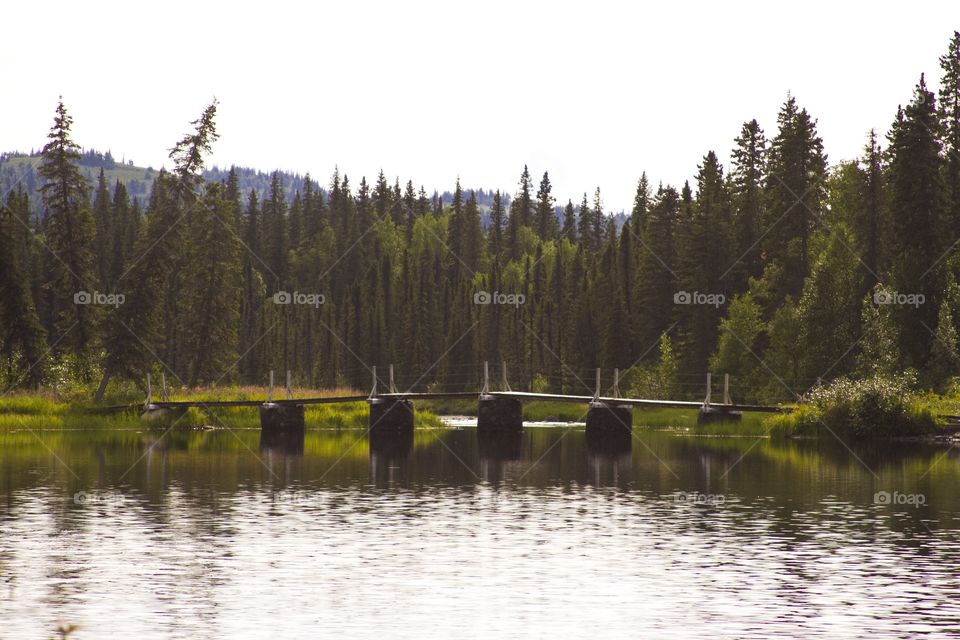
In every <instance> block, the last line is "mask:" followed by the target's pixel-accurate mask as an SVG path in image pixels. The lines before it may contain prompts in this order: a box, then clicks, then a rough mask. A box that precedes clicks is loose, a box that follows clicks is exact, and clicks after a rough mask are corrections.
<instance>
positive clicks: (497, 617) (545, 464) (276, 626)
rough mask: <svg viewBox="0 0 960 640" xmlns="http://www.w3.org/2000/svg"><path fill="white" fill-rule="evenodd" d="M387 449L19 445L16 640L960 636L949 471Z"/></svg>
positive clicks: (677, 455)
mask: <svg viewBox="0 0 960 640" xmlns="http://www.w3.org/2000/svg"><path fill="white" fill-rule="evenodd" d="M390 435H391V436H393V437H392V438H386V439H383V438H380V437H373V438H368V437H367V435H366V433H365V432H364V431H363V430H343V429H332V428H331V429H325V430H309V431H307V432H306V434H305V435H304V436H302V437H300V438H293V439H292V440H291V439H280V440H276V439H273V438H270V437H267V438H263V437H262V436H261V434H260V432H259V430H256V429H252V430H232V431H231V430H221V431H213V432H171V433H169V434H166V435H162V432H138V431H132V430H131V431H117V430H112V431H96V432H40V433H37V434H33V433H29V432H5V433H0V621H2V623H3V626H2V627H0V635H2V636H3V637H11V638H31V637H49V636H51V635H53V630H54V628H55V626H56V624H57V622H58V621H60V620H63V621H67V622H72V623H79V624H81V625H82V626H83V630H82V631H81V633H80V634H78V635H77V637H78V638H81V639H82V638H83V637H104V636H110V635H115V636H118V637H138V638H139V637H145V638H149V637H181V638H192V637H220V636H223V637H230V636H244V635H249V634H253V635H260V636H262V635H276V636H278V637H303V636H313V635H324V636H338V635H339V636H347V637H358V636H364V637H366V636H380V637H417V638H422V637H450V636H454V635H465V636H475V635H477V634H478V633H480V632H481V631H480V630H482V633H483V634H484V635H490V636H492V637H501V636H517V635H524V636H527V635H533V636H547V637H551V636H558V637H568V636H585V635H596V630H597V629H603V630H604V631H605V632H608V633H609V634H611V635H626V636H636V635H637V630H638V629H643V630H644V631H643V632H642V633H643V634H644V635H647V636H652V637H664V636H679V637H690V636H710V637H715V636H722V637H771V636H778V635H789V636H793V637H798V636H801V637H837V636H859V635H866V636H877V637H883V636H889V635H895V636H903V637H916V636H919V635H933V636H936V635H946V634H947V632H948V631H950V630H951V629H953V630H956V629H957V628H958V626H960V606H958V604H957V603H958V602H960V521H958V515H960V461H958V459H957V457H956V456H955V455H954V454H953V453H948V452H947V450H946V449H945V448H943V447H936V446H928V445H924V444H912V445H909V446H907V445H902V444H898V445H894V446H878V445H872V446H861V447H858V448H856V449H854V451H850V450H848V449H846V448H845V447H844V446H842V445H839V444H837V443H835V442H830V441H823V440H821V441H799V442H792V441H791V442H777V441H771V440H761V441H757V440H754V439H751V438H700V437H688V436H685V435H683V434H676V433H670V432H653V431H649V430H645V429H634V433H633V438H631V441H630V442H626V443H624V442H620V443H619V445H625V446H619V447H616V446H612V445H611V444H610V443H609V442H599V443H598V442H596V441H594V440H593V439H592V438H591V439H588V438H587V436H586V434H585V433H584V429H583V427H582V426H581V427H576V428H563V427H560V428H528V429H526V430H525V431H524V432H523V433H522V434H518V436H513V437H507V438H502V439H493V440H490V439H486V438H483V439H481V438H479V437H478V435H479V434H477V432H476V430H475V429H471V428H461V429H443V430H426V431H416V432H415V433H413V434H407V436H402V435H401V434H390ZM631 445H632V446H631ZM81 492H82V493H81Z"/></svg>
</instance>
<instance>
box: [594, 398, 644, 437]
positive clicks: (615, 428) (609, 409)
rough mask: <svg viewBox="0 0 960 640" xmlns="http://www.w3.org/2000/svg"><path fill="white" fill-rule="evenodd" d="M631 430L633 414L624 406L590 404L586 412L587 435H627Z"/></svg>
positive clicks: (599, 403) (601, 403)
mask: <svg viewBox="0 0 960 640" xmlns="http://www.w3.org/2000/svg"><path fill="white" fill-rule="evenodd" d="M632 428H633V414H632V413H631V412H630V407H629V406H626V405H618V404H608V403H606V402H591V403H590V405H589V409H588V410H587V433H590V432H591V431H593V432H595V433H598V434H610V433H613V434H623V433H626V434H628V435H629V433H630V431H631V430H632Z"/></svg>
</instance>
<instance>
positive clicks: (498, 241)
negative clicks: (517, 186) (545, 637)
mask: <svg viewBox="0 0 960 640" xmlns="http://www.w3.org/2000/svg"><path fill="white" fill-rule="evenodd" d="M505 224H506V217H505V212H504V208H503V198H502V197H501V196H500V190H499V189H497V192H496V193H494V194H493V206H492V207H491V208H490V227H489V229H488V231H487V236H488V238H489V242H490V254H491V255H492V256H493V257H494V259H495V260H496V259H499V258H500V255H501V254H502V253H503V248H504V247H503V240H504V237H503V234H504V226H505Z"/></svg>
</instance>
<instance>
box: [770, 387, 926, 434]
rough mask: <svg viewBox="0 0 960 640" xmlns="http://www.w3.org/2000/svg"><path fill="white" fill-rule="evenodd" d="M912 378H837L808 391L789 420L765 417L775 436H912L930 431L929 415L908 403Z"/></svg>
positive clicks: (911, 398)
mask: <svg viewBox="0 0 960 640" xmlns="http://www.w3.org/2000/svg"><path fill="white" fill-rule="evenodd" d="M912 383H913V378H912V377H911V376H909V375H902V376H899V377H897V378H893V377H890V376H885V375H876V376H872V377H869V378H864V379H860V380H851V379H848V378H838V379H837V380H834V381H833V382H831V383H830V384H829V385H826V386H823V387H818V388H816V389H814V390H813V391H811V392H810V393H809V394H808V396H807V397H806V398H805V403H804V404H802V405H801V406H800V407H798V409H797V410H796V411H794V412H793V413H791V414H790V415H784V416H775V417H773V418H770V420H769V421H768V422H767V425H768V426H769V427H770V428H771V432H772V433H778V434H780V435H804V436H809V435H822V433H823V432H833V433H835V434H837V435H841V434H842V435H847V436H851V437H854V438H864V437H892V436H916V435H923V434H926V433H931V432H933V431H935V430H936V421H935V419H934V417H933V415H932V414H931V413H930V411H929V410H927V409H925V408H922V407H921V406H920V405H919V404H918V403H917V402H915V401H914V399H913V395H912V393H911V390H910V389H911V386H912Z"/></svg>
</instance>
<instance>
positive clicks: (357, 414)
mask: <svg viewBox="0 0 960 640" xmlns="http://www.w3.org/2000/svg"><path fill="white" fill-rule="evenodd" d="M268 394H269V389H268V388H267V387H255V386H243V387H240V386H234V387H216V388H198V389H193V390H176V391H171V392H170V394H169V400H170V401H171V402H190V401H194V402H195V401H198V400H206V401H216V400H266V398H267V396H268ZM343 395H362V393H361V392H358V391H356V390H354V389H306V388H295V389H293V396H294V398H297V397H300V398H305V397H310V398H318V397H327V396H343ZM274 397H275V398H278V399H279V398H284V397H286V394H285V391H282V390H281V391H279V392H278V390H276V389H275V390H274ZM154 399H155V400H159V398H157V397H155V398H154ZM142 402H143V398H135V397H133V396H129V397H128V396H119V397H112V398H109V399H108V400H107V401H106V402H104V403H103V404H102V405H93V404H92V403H89V402H86V401H83V400H79V399H73V400H65V399H62V398H57V397H55V396H54V395H53V394H52V393H45V392H41V393H35V392H30V393H17V394H10V395H7V396H3V397H2V398H0V431H2V430H14V429H38V430H39V429H43V430H51V429H90V428H111V427H136V426H144V425H150V426H155V427H164V428H166V427H169V426H172V425H175V426H177V427H182V428H185V429H187V428H196V427H223V426H229V427H231V428H258V427H259V426H260V414H259V411H258V409H257V407H191V408H190V409H188V410H187V411H186V412H185V413H183V414H180V415H173V416H171V417H169V418H164V419H159V420H151V421H150V422H149V423H146V422H145V421H144V420H143V419H141V417H140V412H139V410H138V407H139V405H140V403H142ZM121 405H129V407H130V408H129V409H128V410H122V409H118V410H115V411H109V412H106V411H103V410H102V408H103V407H110V406H114V407H117V406H121ZM368 415H369V410H368V408H367V404H366V403H365V402H351V403H345V404H312V405H307V406H306V407H305V412H304V419H305V422H306V425H307V427H308V428H309V427H317V426H320V427H324V428H344V429H346V428H364V429H365V428H367V426H368ZM414 426H415V427H418V428H423V427H426V428H442V427H443V426H444V425H443V423H442V422H441V421H440V419H439V418H438V417H437V416H436V415H434V414H433V413H431V412H429V411H426V410H424V409H423V408H421V407H419V406H418V407H416V412H415V414H414Z"/></svg>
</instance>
